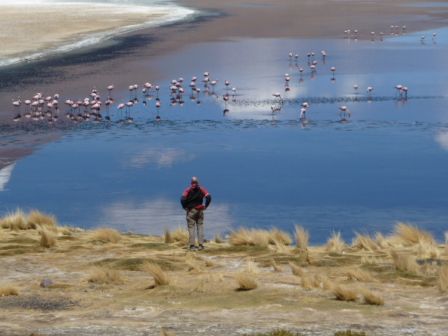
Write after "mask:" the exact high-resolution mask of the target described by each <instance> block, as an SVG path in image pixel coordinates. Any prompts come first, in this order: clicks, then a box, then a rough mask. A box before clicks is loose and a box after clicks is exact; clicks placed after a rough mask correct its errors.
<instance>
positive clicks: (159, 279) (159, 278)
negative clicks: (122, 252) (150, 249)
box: [142, 263, 170, 286]
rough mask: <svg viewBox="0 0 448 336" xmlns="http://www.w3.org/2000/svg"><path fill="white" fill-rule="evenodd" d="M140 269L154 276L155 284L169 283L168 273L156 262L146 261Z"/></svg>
mask: <svg viewBox="0 0 448 336" xmlns="http://www.w3.org/2000/svg"><path fill="white" fill-rule="evenodd" d="M142 270H143V271H145V272H147V273H149V274H150V275H151V276H152V277H153V278H154V284H155V286H166V285H169V284H170V279H169V277H168V275H167V274H166V273H165V272H164V271H163V270H162V269H161V268H160V266H159V265H157V264H152V263H146V264H144V265H143V266H142Z"/></svg>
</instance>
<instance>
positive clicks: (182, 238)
mask: <svg viewBox="0 0 448 336" xmlns="http://www.w3.org/2000/svg"><path fill="white" fill-rule="evenodd" d="M171 237H172V239H173V241H174V242H175V243H180V244H183V245H187V244H188V231H187V229H185V228H181V227H178V228H177V229H176V230H174V231H173V232H171Z"/></svg>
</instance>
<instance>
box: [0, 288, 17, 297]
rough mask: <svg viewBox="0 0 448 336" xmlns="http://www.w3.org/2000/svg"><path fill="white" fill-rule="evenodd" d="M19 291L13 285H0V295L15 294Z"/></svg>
mask: <svg viewBox="0 0 448 336" xmlns="http://www.w3.org/2000/svg"><path fill="white" fill-rule="evenodd" d="M17 295H19V291H18V290H17V288H15V287H13V286H0V297H2V296H17Z"/></svg>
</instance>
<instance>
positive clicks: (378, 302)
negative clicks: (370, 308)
mask: <svg viewBox="0 0 448 336" xmlns="http://www.w3.org/2000/svg"><path fill="white" fill-rule="evenodd" d="M361 295H362V297H363V299H364V303H365V304H369V305H374V306H383V305H384V299H383V297H382V296H381V295H379V294H376V293H374V292H372V291H371V290H369V289H367V288H363V289H361Z"/></svg>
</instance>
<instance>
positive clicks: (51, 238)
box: [39, 229, 56, 248]
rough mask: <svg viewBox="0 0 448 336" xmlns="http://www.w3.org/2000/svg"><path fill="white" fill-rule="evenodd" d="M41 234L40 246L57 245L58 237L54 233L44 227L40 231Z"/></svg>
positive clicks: (49, 246)
mask: <svg viewBox="0 0 448 336" xmlns="http://www.w3.org/2000/svg"><path fill="white" fill-rule="evenodd" d="M39 234H40V246H42V247H44V248H51V247H54V246H56V237H55V235H54V233H52V232H50V231H47V230H46V229H42V230H41V231H39Z"/></svg>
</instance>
